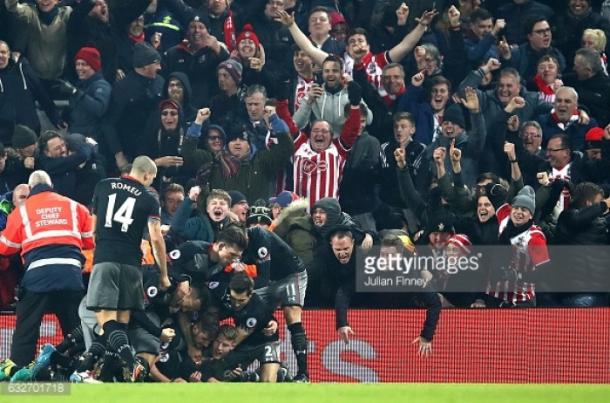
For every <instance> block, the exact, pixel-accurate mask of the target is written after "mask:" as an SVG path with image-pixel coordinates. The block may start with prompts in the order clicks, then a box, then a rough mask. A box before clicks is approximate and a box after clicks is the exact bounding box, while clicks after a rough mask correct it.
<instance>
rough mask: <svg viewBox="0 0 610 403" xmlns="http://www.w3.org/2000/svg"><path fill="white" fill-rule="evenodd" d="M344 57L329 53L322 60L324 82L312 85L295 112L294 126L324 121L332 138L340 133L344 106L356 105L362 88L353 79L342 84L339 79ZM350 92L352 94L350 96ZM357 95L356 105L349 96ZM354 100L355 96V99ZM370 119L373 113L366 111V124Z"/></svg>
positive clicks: (343, 117) (344, 118)
mask: <svg viewBox="0 0 610 403" xmlns="http://www.w3.org/2000/svg"><path fill="white" fill-rule="evenodd" d="M342 69H343V60H342V59H341V58H340V57H338V56H335V55H330V56H328V57H327V58H326V59H325V60H324V62H323V63H322V79H323V80H324V84H322V86H320V85H318V84H314V85H312V87H311V89H310V91H309V93H308V94H307V95H306V96H305V97H304V98H303V102H302V103H301V107H300V108H299V109H298V110H297V111H296V112H295V114H294V117H293V118H294V122H295V123H296V125H297V126H298V127H299V128H301V129H304V128H305V127H306V126H308V125H309V124H310V122H312V121H314V120H326V121H327V122H328V123H329V124H330V126H331V129H332V136H333V138H335V137H338V136H339V134H340V133H341V129H342V127H343V124H344V123H345V120H346V117H345V115H344V114H343V110H344V108H345V106H346V105H348V104H350V103H351V104H352V105H358V104H359V103H360V100H361V99H362V87H361V86H360V85H359V84H357V83H356V82H354V81H351V82H350V83H348V85H344V84H343V81H342V77H343V76H342ZM350 93H351V94H352V95H351V96H350ZM355 96H357V97H358V98H359V100H358V104H356V103H354V102H352V98H353V97H355ZM354 99H355V98H354ZM372 121H373V113H372V112H371V111H370V110H369V109H368V107H367V112H366V124H367V125H369V124H370V123H371V122H372Z"/></svg>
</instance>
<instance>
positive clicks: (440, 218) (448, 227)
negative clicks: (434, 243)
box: [426, 212, 455, 234]
mask: <svg viewBox="0 0 610 403" xmlns="http://www.w3.org/2000/svg"><path fill="white" fill-rule="evenodd" d="M426 232H427V233H428V234H431V233H433V232H449V233H454V232H455V229H454V228H453V217H452V216H451V215H450V214H447V213H445V212H439V213H437V214H434V215H432V217H430V219H429V221H428V225H427V227H426Z"/></svg>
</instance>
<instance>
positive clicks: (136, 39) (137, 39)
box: [129, 31, 144, 43]
mask: <svg viewBox="0 0 610 403" xmlns="http://www.w3.org/2000/svg"><path fill="white" fill-rule="evenodd" d="M129 39H131V41H132V42H133V43H141V42H144V31H142V33H141V34H140V35H138V36H134V35H132V34H129Z"/></svg>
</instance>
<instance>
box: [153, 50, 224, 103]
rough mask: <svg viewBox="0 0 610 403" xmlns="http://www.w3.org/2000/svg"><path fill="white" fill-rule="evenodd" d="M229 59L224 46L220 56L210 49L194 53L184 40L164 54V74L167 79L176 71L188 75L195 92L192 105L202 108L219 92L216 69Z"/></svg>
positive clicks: (193, 92) (162, 64)
mask: <svg viewBox="0 0 610 403" xmlns="http://www.w3.org/2000/svg"><path fill="white" fill-rule="evenodd" d="M228 58H229V52H228V51H227V49H226V48H225V47H223V46H221V47H220V52H219V53H218V54H216V53H215V52H214V51H213V50H212V49H210V48H202V49H199V50H198V51H196V52H193V51H192V50H191V49H190V48H189V46H188V41H186V40H184V41H182V42H181V43H179V44H178V45H176V46H174V47H172V48H170V49H168V50H167V51H166V52H165V53H164V54H163V61H162V63H161V66H162V67H163V71H162V74H163V75H164V76H165V77H169V75H170V73H173V72H176V71H181V72H183V73H184V74H186V75H187V76H188V78H189V80H190V81H191V86H192V90H193V91H192V100H191V101H192V105H193V106H194V107H195V108H200V107H201V106H203V105H208V104H209V101H210V99H211V98H212V96H214V95H215V94H216V93H217V92H218V80H217V79H216V68H217V67H218V65H219V64H220V63H221V62H223V61H224V60H226V59H228Z"/></svg>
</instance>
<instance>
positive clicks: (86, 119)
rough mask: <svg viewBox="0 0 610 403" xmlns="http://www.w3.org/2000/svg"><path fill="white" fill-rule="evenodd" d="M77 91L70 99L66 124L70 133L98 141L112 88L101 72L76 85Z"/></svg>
mask: <svg viewBox="0 0 610 403" xmlns="http://www.w3.org/2000/svg"><path fill="white" fill-rule="evenodd" d="M76 88H78V89H79V91H77V92H76V94H74V95H72V96H71V97H70V110H69V120H68V124H69V126H70V132H72V133H80V134H83V135H85V136H87V137H92V138H94V139H96V140H98V141H99V139H100V137H101V126H102V119H103V118H104V116H105V115H106V112H107V111H108V106H109V105H110V96H111V92H112V87H111V86H110V84H109V83H108V81H106V80H105V79H104V77H103V76H102V73H101V72H97V73H95V74H94V75H93V76H92V77H90V78H89V79H87V80H84V81H79V82H78V83H77V84H76Z"/></svg>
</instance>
